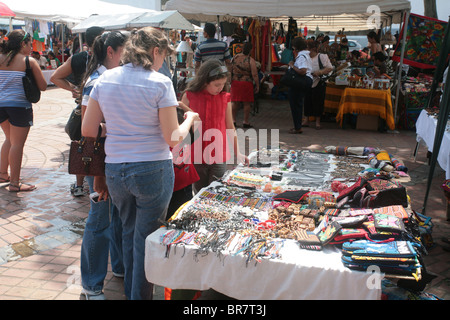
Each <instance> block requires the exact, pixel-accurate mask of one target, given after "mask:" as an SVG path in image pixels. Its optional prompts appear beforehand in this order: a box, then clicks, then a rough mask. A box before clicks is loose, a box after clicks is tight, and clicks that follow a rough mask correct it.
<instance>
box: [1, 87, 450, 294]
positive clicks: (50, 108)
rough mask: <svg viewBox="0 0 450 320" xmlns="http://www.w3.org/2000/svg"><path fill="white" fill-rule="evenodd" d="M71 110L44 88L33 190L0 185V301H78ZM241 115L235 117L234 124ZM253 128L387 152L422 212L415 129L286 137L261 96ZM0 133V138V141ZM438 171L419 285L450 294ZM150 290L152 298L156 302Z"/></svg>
mask: <svg viewBox="0 0 450 320" xmlns="http://www.w3.org/2000/svg"><path fill="white" fill-rule="evenodd" d="M73 107H74V102H73V99H72V98H71V96H70V94H69V93H68V92H66V91H64V90H61V89H57V88H54V87H53V88H52V87H51V88H49V89H48V90H47V91H46V92H44V93H43V96H42V99H41V101H40V102H39V103H38V104H36V105H35V106H34V114H35V121H34V122H35V125H34V126H33V127H32V129H31V131H30V134H29V138H28V140H27V143H26V146H25V154H24V158H23V170H22V178H23V181H24V182H29V183H34V184H36V185H37V187H38V188H37V189H36V190H35V191H33V192H29V193H26V192H23V193H10V192H8V190H7V189H6V188H5V185H0V299H2V300H5V299H15V300H16V299H30V300H78V299H79V298H80V285H79V284H80V278H79V274H80V272H79V265H80V245H81V237H82V233H83V225H84V221H85V219H86V218H87V214H88V211H89V202H88V197H87V196H84V197H80V198H74V197H72V195H71V194H70V192H69V185H70V184H71V183H73V181H74V177H73V176H70V175H69V174H68V173H67V163H68V150H69V139H68V137H67V135H66V134H65V133H64V125H65V123H66V121H67V118H68V116H69V114H70V112H71V110H72V108H73ZM240 119H241V115H240V116H239V119H238V124H239V123H240ZM251 120H252V123H253V124H254V125H255V127H256V128H257V129H262V128H266V129H280V134H279V136H280V147H281V148H284V149H289V148H292V149H300V148H310V149H318V150H321V149H323V147H325V146H328V145H345V146H371V147H379V148H384V149H386V150H387V151H388V152H389V153H391V154H393V155H395V156H396V157H397V158H399V159H400V160H402V161H404V163H405V165H406V166H407V167H408V168H409V173H410V176H411V178H412V181H411V182H410V183H407V184H406V185H407V187H408V194H409V195H410V197H411V201H412V207H413V209H415V210H417V211H421V210H422V204H423V199H424V190H425V187H426V181H427V175H428V165H427V163H428V159H427V157H426V148H425V147H421V148H420V150H419V153H418V156H417V159H416V161H414V158H413V150H414V147H415V134H414V132H409V131H401V132H394V133H391V132H390V133H379V132H371V131H361V130H353V129H345V130H344V129H341V128H338V127H337V125H336V124H335V123H332V122H327V123H323V128H322V130H315V129H313V128H305V129H304V133H303V134H302V135H290V134H287V133H286V132H287V130H288V129H289V128H291V127H292V125H291V123H292V121H291V116H290V112H289V107H288V104H287V102H286V101H275V100H263V101H261V103H260V110H259V113H257V114H256V115H255V116H253V117H252V119H251ZM3 139H4V136H3V133H0V143H2V142H3ZM444 177H445V175H444V173H443V171H442V170H441V169H440V168H437V169H436V174H435V178H434V179H433V185H432V189H431V193H430V197H429V200H428V206H427V208H426V214H427V215H428V216H430V217H432V218H433V220H432V221H433V223H434V229H433V237H434V240H435V242H436V246H435V247H434V248H433V249H431V250H430V253H429V255H428V256H427V257H426V259H425V261H426V266H427V268H428V270H429V271H430V272H433V273H435V274H436V275H437V278H436V279H435V280H433V282H432V283H431V284H429V285H428V286H427V288H426V291H427V292H430V293H434V294H436V295H438V296H439V297H441V298H444V299H450V254H448V252H446V251H444V250H443V248H442V242H441V241H440V239H441V238H442V237H447V238H450V223H449V222H448V221H446V204H445V198H444V196H443V193H442V191H441V190H440V188H439V185H440V184H441V183H442V181H443V180H444ZM105 295H106V297H107V298H108V299H117V300H123V299H125V297H124V295H123V282H122V279H120V278H116V277H114V276H113V275H112V273H111V272H109V273H108V277H107V279H106V283H105ZM162 298H163V295H162V289H161V288H159V287H158V288H156V294H155V299H162Z"/></svg>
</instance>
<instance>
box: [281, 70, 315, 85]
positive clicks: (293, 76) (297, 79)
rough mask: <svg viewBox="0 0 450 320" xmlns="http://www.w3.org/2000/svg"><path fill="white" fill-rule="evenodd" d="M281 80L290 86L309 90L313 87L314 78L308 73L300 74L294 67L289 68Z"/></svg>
mask: <svg viewBox="0 0 450 320" xmlns="http://www.w3.org/2000/svg"><path fill="white" fill-rule="evenodd" d="M280 82H281V83H282V84H283V85H285V86H287V87H290V88H294V89H298V90H308V89H310V88H311V85H312V79H311V78H310V77H308V76H307V75H303V76H302V75H299V74H298V73H297V72H296V71H295V70H294V69H293V68H289V69H288V70H287V71H286V73H285V74H284V75H283V76H282V77H281V79H280Z"/></svg>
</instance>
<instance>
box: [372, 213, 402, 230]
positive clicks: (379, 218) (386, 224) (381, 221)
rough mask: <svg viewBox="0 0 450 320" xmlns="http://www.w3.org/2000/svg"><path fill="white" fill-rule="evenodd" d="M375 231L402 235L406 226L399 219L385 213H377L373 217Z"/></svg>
mask: <svg viewBox="0 0 450 320" xmlns="http://www.w3.org/2000/svg"><path fill="white" fill-rule="evenodd" d="M373 221H374V224H375V229H376V230H377V231H388V232H396V233H402V232H404V231H405V225H404V223H403V221H402V219H400V218H399V217H396V216H392V215H389V214H384V213H375V214H374V215H373Z"/></svg>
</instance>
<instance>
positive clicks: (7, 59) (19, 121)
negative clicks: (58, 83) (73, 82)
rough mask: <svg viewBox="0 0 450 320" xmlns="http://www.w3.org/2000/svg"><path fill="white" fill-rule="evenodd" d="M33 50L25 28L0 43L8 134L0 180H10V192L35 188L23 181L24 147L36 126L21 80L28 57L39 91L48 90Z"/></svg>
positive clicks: (0, 103) (2, 116)
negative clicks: (31, 130) (30, 132)
mask: <svg viewBox="0 0 450 320" xmlns="http://www.w3.org/2000/svg"><path fill="white" fill-rule="evenodd" d="M31 51H32V48H31V35H30V34H29V33H28V32H25V31H23V30H14V31H12V32H11V33H10V34H9V35H8V40H7V41H5V42H2V43H0V126H1V127H2V130H3V132H4V133H5V141H4V142H3V145H2V148H1V156H0V183H5V182H9V191H11V192H19V191H31V190H34V189H35V188H36V186H34V185H29V184H25V183H21V182H20V170H21V167H22V156H23V148H24V145H25V141H26V140H27V137H28V132H29V131H30V127H31V126H32V125H33V109H32V105H31V102H29V101H28V100H27V98H26V97H25V91H24V89H23V83H22V78H23V77H24V76H25V70H26V59H28V60H29V64H30V67H31V70H32V72H33V76H34V79H35V80H36V84H37V87H38V88H39V90H41V91H45V89H47V81H46V80H45V78H44V75H43V74H42V71H41V68H40V67H39V64H38V62H37V61H36V60H35V59H30V58H29V56H30V53H31ZM8 167H9V171H10V172H9V174H8Z"/></svg>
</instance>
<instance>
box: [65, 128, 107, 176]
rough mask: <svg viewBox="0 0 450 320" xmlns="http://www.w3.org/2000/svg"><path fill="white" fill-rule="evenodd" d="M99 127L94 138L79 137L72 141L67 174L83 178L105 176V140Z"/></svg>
mask: <svg viewBox="0 0 450 320" xmlns="http://www.w3.org/2000/svg"><path fill="white" fill-rule="evenodd" d="M101 133H102V127H101V126H99V128H98V134H97V137H96V138H89V137H81V139H80V140H79V141H72V142H71V144H70V153H69V173H70V174H76V175H84V176H105V157H106V155H105V139H104V138H102V137H101Z"/></svg>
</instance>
